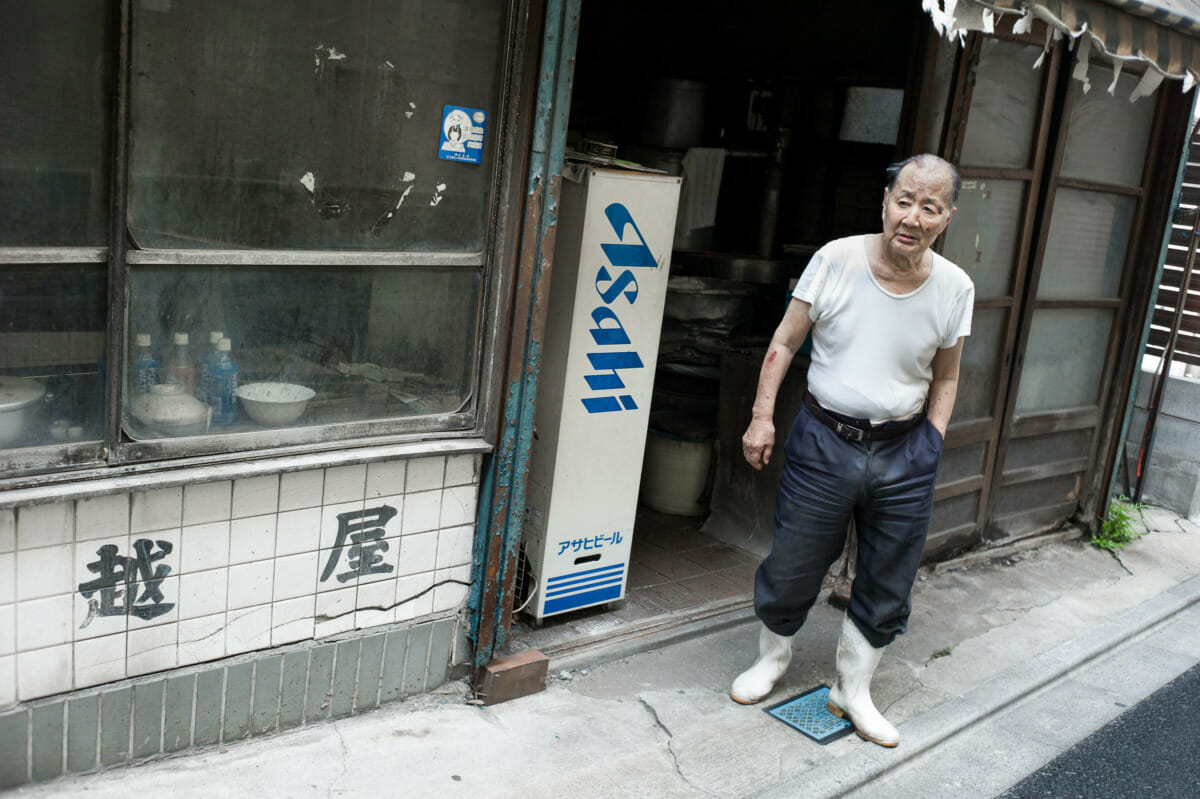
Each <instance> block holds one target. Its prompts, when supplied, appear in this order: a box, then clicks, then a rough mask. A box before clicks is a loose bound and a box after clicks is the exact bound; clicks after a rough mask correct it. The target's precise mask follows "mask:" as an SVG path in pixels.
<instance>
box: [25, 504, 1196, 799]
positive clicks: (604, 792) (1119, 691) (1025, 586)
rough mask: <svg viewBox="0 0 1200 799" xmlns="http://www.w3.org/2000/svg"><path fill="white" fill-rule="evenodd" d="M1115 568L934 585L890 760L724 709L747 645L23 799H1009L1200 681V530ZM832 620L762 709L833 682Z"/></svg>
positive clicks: (367, 721)
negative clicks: (1077, 750) (214, 797)
mask: <svg viewBox="0 0 1200 799" xmlns="http://www.w3.org/2000/svg"><path fill="white" fill-rule="evenodd" d="M1143 517H1144V520H1145V522H1146V527H1147V530H1148V534H1147V535H1146V536H1145V537H1144V538H1142V539H1140V540H1138V541H1136V542H1134V543H1133V544H1132V545H1130V547H1129V548H1128V549H1127V550H1126V551H1125V552H1124V554H1123V555H1122V557H1121V561H1120V562H1118V561H1117V560H1116V559H1114V558H1112V557H1110V556H1109V555H1108V554H1106V553H1104V552H1101V551H1099V550H1097V549H1095V548H1092V547H1090V546H1087V545H1086V544H1084V543H1082V542H1080V541H1074V540H1066V537H1060V540H1058V541H1055V542H1052V543H1044V544H1043V545H1042V546H1040V547H1038V548H1036V549H1030V550H1027V551H1012V550H1010V551H1008V552H1007V553H1001V552H992V553H988V554H987V555H973V556H968V557H966V558H963V559H960V560H958V561H956V562H952V563H948V564H942V565H941V566H939V567H938V568H937V569H934V570H928V571H924V572H923V573H922V575H921V577H920V578H919V582H918V585H917V589H916V591H915V594H914V600H913V604H914V609H915V610H914V615H913V618H912V621H911V623H910V632H909V633H908V634H907V635H904V636H902V637H901V638H900V639H899V640H898V641H897V642H896V644H894V645H893V646H892V647H890V648H889V649H888V651H887V653H886V655H885V656H884V659H883V662H882V664H881V666H880V669H879V671H878V673H877V674H876V678H875V682H874V684H873V694H874V696H875V699H876V703H877V704H878V705H879V707H880V708H881V709H882V710H884V711H885V713H886V714H887V715H888V717H889V718H890V719H891V720H892V721H893V722H895V723H896V724H897V725H898V726H899V729H900V734H901V743H900V746H899V747H897V748H896V749H891V750H887V749H883V748H881V747H878V746H875V745H873V744H868V743H866V742H864V741H862V740H860V739H859V738H857V737H856V736H849V737H846V738H843V739H840V740H838V741H835V742H833V743H830V744H829V745H827V746H821V745H818V744H816V743H813V742H812V741H810V740H809V739H807V738H805V737H804V736H803V735H801V734H800V733H798V732H795V731H794V730H792V729H791V728H789V727H787V726H786V725H784V724H782V723H781V722H779V721H777V720H775V719H774V718H772V717H770V716H768V715H767V714H765V713H763V712H762V710H761V709H760V708H755V707H743V706H741V705H737V704H735V703H733V702H732V701H730V700H729V698H728V695H727V691H728V687H729V682H730V681H731V680H732V678H733V677H734V675H736V673H737V672H738V671H740V670H741V669H743V668H745V667H746V666H747V665H749V663H750V662H751V661H752V660H753V656H754V647H755V646H756V644H755V641H756V636H757V632H756V627H755V625H754V624H753V623H750V622H748V623H743V624H738V625H736V626H733V627H727V628H725V629H722V630H719V631H716V632H711V633H708V634H704V635H700V636H698V637H696V638H693V639H690V640H687V641H684V642H681V643H676V644H673V645H669V646H663V647H660V648H657V649H652V650H650V651H646V652H642V653H640V654H636V655H630V656H627V657H624V658H620V659H618V660H615V661H612V662H609V663H605V664H600V665H594V666H590V667H583V668H574V669H572V670H569V671H567V670H563V669H561V668H557V667H556V666H555V665H554V664H553V663H552V673H551V679H550V680H549V684H548V686H547V690H545V691H544V692H542V693H539V694H535V695H533V696H529V697H525V698H523V699H519V700H515V701H513V702H509V703H505V704H501V705H496V706H493V707H479V706H474V705H469V704H467V703H466V702H467V700H468V699H469V694H468V692H467V690H466V686H465V685H464V684H463V683H461V682H456V683H451V684H449V685H447V686H444V687H443V688H442V689H440V690H438V691H437V692H435V693H432V694H427V695H424V696H422V697H418V698H416V699H413V700H410V701H407V702H404V703H401V704H398V705H391V706H388V707H385V708H383V709H380V710H378V711H376V712H373V713H370V714H366V715H362V716H356V717H351V718H347V719H343V720H340V721H336V722H330V723H326V724H321V725H318V726H314V727H310V728H304V729H299V730H294V731H291V732H288V733H284V734H280V735H277V736H274V737H271V738H260V739H254V740H249V741H246V742H243V743H239V744H235V745H229V746H225V747H223V748H221V749H213V750H208V751H205V752H200V753H196V754H191V755H187V756H182V757H175V758H171V759H167V760H160V761H156V762H153V763H149V764H146V765H142V766H134V767H127V768H121V769H114V770H111V771H107V772H102V773H98V774H91V775H83V776H76V777H71V778H66V779H62V780H58V781H56V782H53V783H47V784H43V785H34V786H27V787H23V788H20V789H17V790H15V791H12V792H11V793H10V795H11V796H13V797H14V798H15V797H43V796H45V797H49V796H55V797H63V796H83V795H86V796H89V797H93V796H94V797H108V796H111V797H122V799H123V798H124V797H125V796H128V795H130V794H131V793H136V794H139V795H155V796H193V795H196V796H199V795H211V794H212V793H213V792H214V790H217V789H219V790H221V791H227V792H232V793H235V794H237V795H250V794H254V795H262V796H268V797H277V796H287V797H291V796H296V797H308V796H318V795H321V796H334V795H364V796H368V795H384V796H391V795H403V796H406V797H456V796H462V797H516V796H520V797H564V796H565V797H643V796H644V797H694V796H713V797H752V796H770V797H791V796H804V797H819V796H840V795H863V796H867V795H873V796H896V797H902V798H904V797H915V796H921V797H937V796H948V797H949V796H966V795H969V796H994V795H995V794H997V793H1000V792H1002V791H1003V790H1004V789H1006V788H1007V787H1009V786H1010V785H1012V784H1014V783H1015V782H1017V781H1019V780H1020V779H1021V778H1022V777H1023V776H1025V774H1027V773H1029V772H1030V771H1032V770H1034V769H1036V768H1038V767H1040V766H1041V765H1042V764H1044V763H1046V762H1048V761H1049V760H1050V759H1052V758H1053V757H1054V756H1056V755H1057V754H1059V753H1060V752H1062V751H1065V750H1066V749H1067V748H1069V747H1070V746H1072V745H1073V744H1074V743H1075V742H1076V741H1078V740H1080V739H1082V738H1083V737H1085V736H1086V735H1088V734H1089V733H1091V732H1092V731H1094V730H1095V729H1098V728H1099V727H1101V726H1102V725H1103V724H1105V723H1106V722H1107V721H1109V720H1111V719H1112V718H1113V717H1115V716H1116V715H1118V714H1119V713H1120V712H1121V711H1122V710H1123V709H1124V708H1125V707H1128V706H1131V705H1132V704H1134V703H1135V702H1137V701H1138V700H1139V699H1141V698H1143V697H1145V696H1148V695H1149V694H1150V693H1152V692H1153V691H1154V690H1156V689H1157V688H1159V687H1161V686H1162V685H1165V684H1166V683H1167V682H1169V681H1170V680H1171V679H1173V678H1174V677H1176V676H1177V675H1179V674H1181V673H1183V672H1184V671H1186V670H1187V669H1188V668H1190V667H1191V666H1192V665H1193V664H1195V663H1196V662H1198V661H1200V527H1198V526H1197V525H1195V524H1192V523H1190V522H1188V521H1186V520H1183V519H1179V518H1178V517H1175V516H1174V515H1172V514H1168V513H1165V512H1162V511H1157V510H1152V511H1147V512H1145V513H1144V514H1143ZM840 622H841V615H840V613H839V612H838V611H836V610H834V609H833V608H832V607H830V606H829V605H828V604H825V603H824V602H822V603H819V604H818V606H817V607H816V608H815V609H814V611H813V613H812V616H811V618H810V621H809V623H808V624H807V625H806V626H805V628H804V629H803V630H802V631H801V633H800V634H799V635H798V636H797V639H796V650H797V651H796V657H795V659H794V660H793V662H792V667H791V669H790V670H789V672H788V675H787V677H785V678H784V681H783V682H782V684H781V685H780V686H779V687H778V689H777V690H776V691H775V693H774V694H773V695H772V696H771V697H770V698H769V699H768V701H767V702H764V705H767V704H772V703H774V702H777V701H781V700H783V699H786V698H788V697H791V696H794V695H796V694H799V693H801V692H803V691H806V690H808V689H809V688H812V687H814V686H816V685H817V684H819V683H826V684H828V683H829V682H830V680H831V679H832V677H833V661H834V647H835V642H836V635H837V630H838V628H839V625H840Z"/></svg>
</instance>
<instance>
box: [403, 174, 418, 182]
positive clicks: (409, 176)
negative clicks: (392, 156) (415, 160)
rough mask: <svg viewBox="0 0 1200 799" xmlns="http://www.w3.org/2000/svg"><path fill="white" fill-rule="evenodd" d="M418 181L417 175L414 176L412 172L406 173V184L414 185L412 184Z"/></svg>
mask: <svg viewBox="0 0 1200 799" xmlns="http://www.w3.org/2000/svg"><path fill="white" fill-rule="evenodd" d="M416 179H417V176H416V175H414V174H413V173H412V172H405V173H404V182H405V183H412V182H413V181H414V180H416Z"/></svg>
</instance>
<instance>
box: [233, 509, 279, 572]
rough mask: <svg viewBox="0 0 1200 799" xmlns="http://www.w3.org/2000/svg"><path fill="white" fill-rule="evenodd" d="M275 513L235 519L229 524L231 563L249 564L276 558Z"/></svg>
mask: <svg viewBox="0 0 1200 799" xmlns="http://www.w3.org/2000/svg"><path fill="white" fill-rule="evenodd" d="M277 519H278V517H277V516H276V515H275V514H274V513H270V514H267V515H265V516H248V517H246V518H243V519H234V520H233V521H232V522H230V524H229V562H230V563H249V562H250V561H252V560H267V559H269V558H273V557H274V556H275V523H276V520H277Z"/></svg>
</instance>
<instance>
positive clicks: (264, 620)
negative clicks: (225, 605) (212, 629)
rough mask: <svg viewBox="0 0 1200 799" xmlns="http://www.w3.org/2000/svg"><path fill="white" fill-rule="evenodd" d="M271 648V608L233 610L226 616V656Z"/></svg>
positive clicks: (259, 606)
mask: <svg viewBox="0 0 1200 799" xmlns="http://www.w3.org/2000/svg"><path fill="white" fill-rule="evenodd" d="M270 646H271V606H270V605H258V606H256V607H252V608H242V609H241V610H231V611H229V612H228V613H227V614H225V654H226V655H237V654H241V653H242V652H253V651H254V650H256V649H266V648H268V647H270Z"/></svg>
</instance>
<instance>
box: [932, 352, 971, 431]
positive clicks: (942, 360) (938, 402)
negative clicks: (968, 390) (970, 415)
mask: <svg viewBox="0 0 1200 799" xmlns="http://www.w3.org/2000/svg"><path fill="white" fill-rule="evenodd" d="M962 349H963V339H962V338H959V340H958V341H957V342H956V343H955V345H954V346H953V347H946V348H945V349H940V350H938V351H937V352H936V353H934V355H933V363H932V367H933V379H932V380H931V381H930V383H929V422H930V423H931V424H932V425H933V426H934V427H936V428H937V430H938V432H939V433H941V434H942V437H943V438H944V437H945V435H946V427H947V425H949V424H950V414H951V413H953V411H954V399H955V397H957V396H958V363H959V361H960V360H961V359H962Z"/></svg>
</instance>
